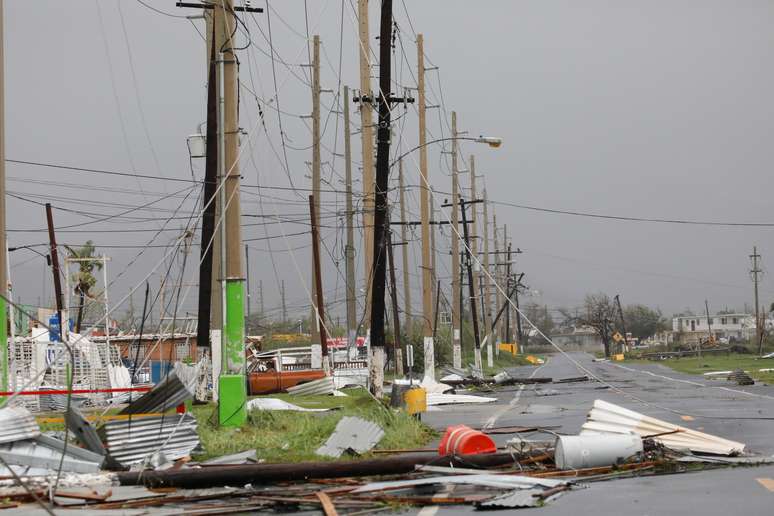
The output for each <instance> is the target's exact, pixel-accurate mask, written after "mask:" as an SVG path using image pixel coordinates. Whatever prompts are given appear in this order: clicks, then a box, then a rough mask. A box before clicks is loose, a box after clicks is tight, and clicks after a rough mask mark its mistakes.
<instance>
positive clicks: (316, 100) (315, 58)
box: [309, 34, 324, 347]
mask: <svg viewBox="0 0 774 516" xmlns="http://www.w3.org/2000/svg"><path fill="white" fill-rule="evenodd" d="M309 201H310V202H311V203H312V211H313V213H312V214H311V216H312V217H313V218H314V219H315V220H318V221H319V220H320V36H318V35H316V34H315V35H314V36H313V37H312V196H311V197H310V198H309ZM316 271H317V268H316V267H315V264H314V261H313V262H312V291H311V292H312V314H311V315H312V322H313V324H312V328H311V331H310V333H311V334H312V339H311V343H312V345H315V344H320V345H323V344H324V342H323V341H322V340H321V339H320V331H321V329H320V327H319V326H320V325H319V321H320V320H321V319H319V318H318V317H317V313H316V312H315V307H316V306H318V305H319V304H320V303H319V300H318V299H317V272H316ZM323 347H324V346H323Z"/></svg>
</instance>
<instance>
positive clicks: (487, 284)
mask: <svg viewBox="0 0 774 516" xmlns="http://www.w3.org/2000/svg"><path fill="white" fill-rule="evenodd" d="M483 227H484V308H483V309H482V312H484V331H485V332H486V333H487V334H489V333H490V331H489V326H490V325H491V322H490V321H491V320H492V314H491V310H492V283H491V281H490V280H489V275H490V274H491V273H492V272H491V270H490V268H489V209H488V203H487V195H486V188H484V222H483ZM487 346H488V348H487V349H488V354H487V359H486V360H487V364H486V365H487V366H489V367H493V366H494V362H493V361H492V357H493V353H492V336H491V335H490V336H489V339H488V340H487Z"/></svg>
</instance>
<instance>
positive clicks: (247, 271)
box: [245, 244, 251, 318]
mask: <svg viewBox="0 0 774 516" xmlns="http://www.w3.org/2000/svg"><path fill="white" fill-rule="evenodd" d="M245 290H246V295H247V313H246V314H245V315H246V316H247V317H248V318H249V317H250V298H251V296H250V251H249V250H248V249H247V244H245Z"/></svg>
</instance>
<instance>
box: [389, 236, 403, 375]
mask: <svg viewBox="0 0 774 516" xmlns="http://www.w3.org/2000/svg"><path fill="white" fill-rule="evenodd" d="M403 227H404V228H405V227H406V226H405V225H404V226H403ZM392 245H393V244H392V230H388V231H387V259H388V261H389V266H390V298H391V300H392V326H393V333H394V336H393V341H392V360H393V364H394V368H393V371H395V374H396V375H398V376H403V354H402V353H401V350H402V349H403V348H402V347H401V343H400V315H399V313H398V284H397V282H396V281H395V260H394V257H393V248H392ZM403 247H404V248H405V247H406V245H405V244H404V245H403Z"/></svg>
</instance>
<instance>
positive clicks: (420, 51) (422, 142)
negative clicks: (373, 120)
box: [417, 34, 435, 380]
mask: <svg viewBox="0 0 774 516" xmlns="http://www.w3.org/2000/svg"><path fill="white" fill-rule="evenodd" d="M417 109H418V111H419V175H420V178H419V185H420V190H419V214H420V219H421V221H422V232H421V238H422V341H423V342H422V344H423V348H424V359H425V374H424V376H425V378H427V379H428V380H435V339H434V338H433V336H434V324H433V290H434V289H433V286H434V284H435V281H434V278H433V276H434V275H435V229H434V228H433V227H432V225H431V224H430V221H431V220H432V218H433V217H432V215H433V214H432V204H431V200H430V178H429V176H428V173H429V172H428V169H427V98H426V97H425V38H424V36H423V35H422V34H417Z"/></svg>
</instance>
